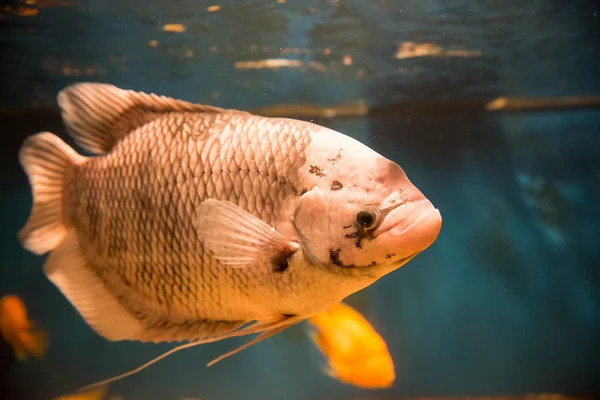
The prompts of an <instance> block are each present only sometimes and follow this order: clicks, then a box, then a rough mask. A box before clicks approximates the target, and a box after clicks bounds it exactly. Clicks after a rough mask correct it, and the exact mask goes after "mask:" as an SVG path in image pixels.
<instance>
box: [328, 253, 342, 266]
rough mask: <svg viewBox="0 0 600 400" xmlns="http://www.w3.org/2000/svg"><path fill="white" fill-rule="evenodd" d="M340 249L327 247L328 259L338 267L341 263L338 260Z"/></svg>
mask: <svg viewBox="0 0 600 400" xmlns="http://www.w3.org/2000/svg"><path fill="white" fill-rule="evenodd" d="M340 251H342V249H337V250H333V249H329V260H330V261H331V263H332V264H333V265H337V266H338V267H341V266H342V265H343V264H342V262H341V261H340Z"/></svg>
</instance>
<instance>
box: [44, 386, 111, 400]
mask: <svg viewBox="0 0 600 400" xmlns="http://www.w3.org/2000/svg"><path fill="white" fill-rule="evenodd" d="M107 392H108V387H107V386H99V387H97V388H94V389H90V390H86V391H82V392H79V393H72V394H67V395H64V396H60V397H57V398H55V399H54V400H102V399H104V398H105V396H106V393H107ZM115 398H117V399H118V398H119V397H116V396H115V397H111V398H110V399H109V400H113V399H115Z"/></svg>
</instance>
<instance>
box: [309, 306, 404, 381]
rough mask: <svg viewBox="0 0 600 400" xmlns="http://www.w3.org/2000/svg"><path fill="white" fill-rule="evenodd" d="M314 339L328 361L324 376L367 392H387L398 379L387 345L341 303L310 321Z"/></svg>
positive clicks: (358, 314) (363, 321)
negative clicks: (314, 329)
mask: <svg viewBox="0 0 600 400" xmlns="http://www.w3.org/2000/svg"><path fill="white" fill-rule="evenodd" d="M309 322H310V323H311V324H312V325H314V327H315V328H316V331H314V332H311V335H310V336H311V339H312V340H313V342H314V343H315V344H316V345H317V347H318V348H319V350H320V351H321V353H323V354H324V355H325V356H326V357H327V358H328V360H329V366H328V367H326V368H325V369H324V372H325V373H326V374H327V375H329V376H331V377H332V378H335V379H338V380H339V381H341V382H344V383H347V384H350V385H354V386H358V387H361V388H365V389H384V388H389V387H391V386H392V383H393V382H394V380H395V379H396V373H395V371H394V362H393V361H392V357H391V356H390V353H389V351H388V348H387V344H386V343H385V341H384V340H383V339H382V338H381V336H379V334H378V333H377V332H376V331H375V329H373V327H372V326H371V324H369V322H368V321H367V320H366V319H365V318H364V317H363V316H362V315H361V314H360V313H359V312H358V311H356V310H354V309H353V308H352V307H350V306H348V305H346V304H343V303H339V304H336V305H334V306H333V307H331V308H330V309H329V310H327V311H324V312H321V313H318V314H315V315H313V316H312V317H310V319H309Z"/></svg>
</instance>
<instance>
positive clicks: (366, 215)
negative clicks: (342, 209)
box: [356, 207, 381, 231]
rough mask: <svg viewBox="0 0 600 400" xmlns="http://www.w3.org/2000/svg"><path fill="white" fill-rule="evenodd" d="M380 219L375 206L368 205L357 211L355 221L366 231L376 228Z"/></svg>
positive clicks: (379, 213)
mask: <svg viewBox="0 0 600 400" xmlns="http://www.w3.org/2000/svg"><path fill="white" fill-rule="evenodd" d="M380 219H381V212H380V211H379V209H378V208H376V207H369V208H368V209H366V210H362V211H359V213H358V214H356V222H357V223H358V226H359V227H361V228H362V229H364V230H367V231H368V230H372V229H375V228H377V225H379V220H380Z"/></svg>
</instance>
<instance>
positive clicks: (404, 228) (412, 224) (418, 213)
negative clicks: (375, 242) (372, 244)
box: [373, 199, 442, 254]
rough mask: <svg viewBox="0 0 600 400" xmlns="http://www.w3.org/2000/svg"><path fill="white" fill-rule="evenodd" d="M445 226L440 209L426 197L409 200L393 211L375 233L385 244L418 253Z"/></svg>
mask: <svg viewBox="0 0 600 400" xmlns="http://www.w3.org/2000/svg"><path fill="white" fill-rule="evenodd" d="M441 227H442V216H441V214H440V211H439V210H438V209H437V208H435V207H434V206H433V204H432V203H431V202H430V201H429V200H427V199H423V200H418V201H414V202H410V203H407V204H404V205H401V206H399V207H396V208H395V209H393V210H391V211H390V212H389V213H388V214H387V215H386V217H385V219H384V221H383V223H382V224H381V226H380V227H378V228H377V229H376V230H375V232H374V233H373V237H374V238H379V240H381V241H382V242H383V243H385V245H386V247H387V246H389V247H390V248H396V249H402V250H403V253H404V254H417V253H420V252H421V251H423V250H425V249H426V248H428V247H429V246H430V245H431V244H433V242H435V240H436V239H437V237H438V235H439V233H440V230H441Z"/></svg>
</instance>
